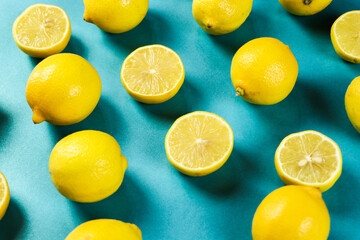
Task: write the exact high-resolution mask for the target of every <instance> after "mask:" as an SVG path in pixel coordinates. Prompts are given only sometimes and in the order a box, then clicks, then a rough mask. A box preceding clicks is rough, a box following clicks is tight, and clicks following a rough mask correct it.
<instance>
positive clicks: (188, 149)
mask: <svg viewBox="0 0 360 240" xmlns="http://www.w3.org/2000/svg"><path fill="white" fill-rule="evenodd" d="M233 145H234V135H233V132H232V129H231V127H230V126H229V124H228V123H227V122H225V120H224V119H222V118H221V117H219V116H218V115H216V114H213V113H208V112H193V113H189V114H187V115H184V116H182V117H181V118H179V119H177V120H176V121H175V123H174V124H173V125H172V126H171V128H170V130H169V131H168V133H167V135H166V138H165V148H166V154H167V157H168V159H169V161H170V163H171V164H172V165H173V166H174V167H175V168H176V169H177V170H179V171H180V172H182V173H184V174H187V175H189V176H204V175H207V174H210V173H212V172H214V171H216V170H217V169H219V168H220V167H221V166H222V165H223V164H224V163H225V162H226V161H227V159H228V158H229V156H230V154H231V152H232V149H233Z"/></svg>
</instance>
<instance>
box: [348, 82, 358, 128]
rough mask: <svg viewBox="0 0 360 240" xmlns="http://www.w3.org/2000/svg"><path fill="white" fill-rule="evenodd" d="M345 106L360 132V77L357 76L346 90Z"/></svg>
mask: <svg viewBox="0 0 360 240" xmlns="http://www.w3.org/2000/svg"><path fill="white" fill-rule="evenodd" d="M345 108H346V112H347V115H348V117H349V119H350V122H351V123H352V125H353V126H354V127H355V129H356V130H357V131H358V132H359V133H360V77H357V78H355V79H354V80H353V81H352V82H351V84H350V85H349V87H348V89H347V91H346V94H345Z"/></svg>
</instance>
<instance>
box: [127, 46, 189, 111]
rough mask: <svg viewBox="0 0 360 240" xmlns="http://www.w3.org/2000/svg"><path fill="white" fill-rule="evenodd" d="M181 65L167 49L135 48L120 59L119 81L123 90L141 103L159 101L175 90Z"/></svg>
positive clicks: (180, 78) (182, 75) (181, 75)
mask: <svg viewBox="0 0 360 240" xmlns="http://www.w3.org/2000/svg"><path fill="white" fill-rule="evenodd" d="M184 78H185V69H184V65H183V63H182V61H181V59H180V57H179V55H177V54H176V53H175V52H174V51H173V50H171V49H170V48H167V47H164V46H162V45H150V46H145V47H141V48H138V49H136V50H135V51H134V52H132V53H131V54H130V55H129V56H128V57H127V58H126V59H125V61H124V63H123V65H122V69H121V81H122V84H123V85H124V87H125V89H126V91H127V92H128V93H129V94H130V96H132V97H133V98H135V99H136V100H138V101H140V102H143V103H149V104H154V103H162V102H165V101H167V100H169V99H170V98H172V97H173V96H175V95H176V93H177V92H178V91H179V89H180V87H181V86H182V84H183V82H184Z"/></svg>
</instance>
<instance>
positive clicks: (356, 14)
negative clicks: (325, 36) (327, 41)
mask: <svg viewBox="0 0 360 240" xmlns="http://www.w3.org/2000/svg"><path fill="white" fill-rule="evenodd" d="M331 41H332V44H333V46H334V48H335V51H336V53H337V54H338V55H339V56H340V57H341V58H343V59H344V60H346V61H348V62H351V63H360V11H350V12H347V13H344V14H343V15H341V16H340V17H339V18H338V19H337V20H336V21H335V22H334V24H333V26H332V28H331Z"/></svg>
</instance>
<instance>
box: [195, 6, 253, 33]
mask: <svg viewBox="0 0 360 240" xmlns="http://www.w3.org/2000/svg"><path fill="white" fill-rule="evenodd" d="M252 3H253V0H194V1H193V5H192V11H193V16H194V18H195V20H196V22H197V23H198V24H199V25H200V27H201V28H202V29H203V30H204V31H206V32H207V33H209V34H213V35H222V34H226V33H230V32H233V31H235V30H236V29H238V28H239V27H240V26H241V24H243V23H244V22H245V20H246V19H247V17H248V16H249V14H250V12H251V8H252Z"/></svg>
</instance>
